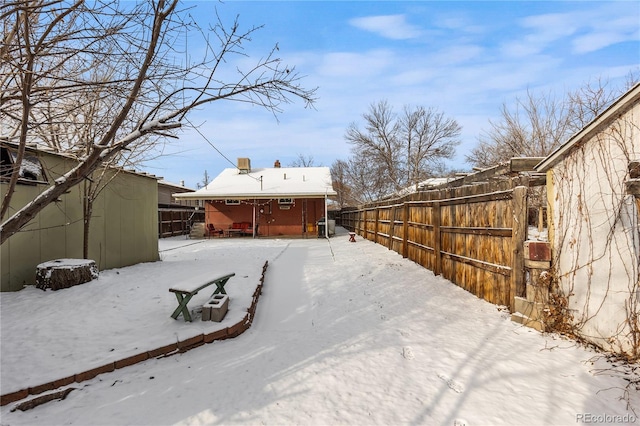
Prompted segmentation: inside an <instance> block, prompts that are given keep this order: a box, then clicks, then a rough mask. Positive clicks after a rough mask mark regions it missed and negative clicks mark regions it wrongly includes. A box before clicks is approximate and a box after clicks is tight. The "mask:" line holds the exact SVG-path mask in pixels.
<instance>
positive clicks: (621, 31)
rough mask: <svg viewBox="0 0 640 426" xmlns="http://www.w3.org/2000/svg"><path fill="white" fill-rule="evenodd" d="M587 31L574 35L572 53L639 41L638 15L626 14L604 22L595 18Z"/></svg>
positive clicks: (639, 26) (593, 50) (587, 51)
mask: <svg viewBox="0 0 640 426" xmlns="http://www.w3.org/2000/svg"><path fill="white" fill-rule="evenodd" d="M587 31H588V33H586V34H584V35H581V36H579V37H576V38H575V39H574V40H573V42H572V45H573V52H574V53H578V54H581V53H589V52H595V51H597V50H600V49H603V48H605V47H608V46H612V45H614V44H617V43H623V42H627V41H635V42H638V41H640V25H638V16H626V17H622V18H618V19H607V20H606V24H605V23H604V22H603V21H602V20H601V19H596V20H594V22H592V23H590V24H589V27H588V29H587Z"/></svg>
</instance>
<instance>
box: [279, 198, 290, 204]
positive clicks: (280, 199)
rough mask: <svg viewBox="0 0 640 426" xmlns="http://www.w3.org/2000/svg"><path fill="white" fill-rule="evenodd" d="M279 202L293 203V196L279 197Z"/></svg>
mask: <svg viewBox="0 0 640 426" xmlns="http://www.w3.org/2000/svg"><path fill="white" fill-rule="evenodd" d="M278 204H293V198H278Z"/></svg>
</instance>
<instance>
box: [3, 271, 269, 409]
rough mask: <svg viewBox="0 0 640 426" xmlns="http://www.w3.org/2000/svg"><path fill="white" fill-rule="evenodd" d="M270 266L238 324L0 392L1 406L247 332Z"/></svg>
mask: <svg viewBox="0 0 640 426" xmlns="http://www.w3.org/2000/svg"><path fill="white" fill-rule="evenodd" d="M268 266H269V261H265V262H264V265H263V266H262V274H261V276H260V282H259V283H258V286H257V287H256V289H255V291H254V292H253V296H252V299H251V305H250V306H249V309H248V310H247V314H246V315H245V316H244V317H243V318H242V319H241V320H240V321H239V322H237V323H236V324H234V325H231V326H229V327H226V328H223V329H220V330H216V331H213V332H211V333H207V334H204V333H201V334H199V335H197V336H193V337H190V338H187V339H184V340H182V341H178V342H176V343H171V344H169V345H165V346H162V347H160V348H156V349H151V350H147V351H144V352H141V353H139V354H136V355H130V356H127V357H126V358H123V359H121V360H118V361H113V362H109V363H107V364H105V365H102V366H100V367H95V368H92V369H90V370H87V371H83V372H81V373H77V374H75V375H73V376H68V377H65V378H61V379H56V380H53V381H51V382H47V383H43V384H41V385H36V386H31V387H29V388H26V389H22V390H19V391H15V392H11V393H7V394H4V395H0V406H5V405H8V404H11V403H14V402H18V401H21V400H23V399H25V398H28V397H29V396H32V395H39V394H41V393H43V392H47V391H50V390H54V389H58V388H60V387H63V386H68V385H70V384H72V383H81V382H84V381H86V380H91V379H93V378H95V377H97V376H99V375H100V374H104V373H111V372H112V371H115V370H119V369H121V368H124V367H129V366H131V365H134V364H137V363H140V362H143V361H146V360H148V359H151V358H163V357H166V356H171V355H175V354H177V353H184V352H187V351H189V350H191V349H194V348H197V347H199V346H202V345H204V344H205V343H213V342H215V341H220V340H225V339H230V338H233V337H237V336H239V335H241V334H242V333H244V332H245V331H247V330H248V329H249V327H251V324H252V323H253V318H254V316H255V313H256V306H257V304H258V299H260V295H261V294H262V287H263V285H264V276H265V273H266V272H267V267H268ZM30 408H33V407H30Z"/></svg>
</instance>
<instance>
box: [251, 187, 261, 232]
mask: <svg viewBox="0 0 640 426" xmlns="http://www.w3.org/2000/svg"><path fill="white" fill-rule="evenodd" d="M261 177H262V176H261ZM260 181H261V182H262V179H261V180H260ZM257 202H258V200H256V199H255V198H254V199H253V223H252V224H251V225H252V226H251V229H253V238H255V237H256V203H257Z"/></svg>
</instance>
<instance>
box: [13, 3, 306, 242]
mask: <svg viewBox="0 0 640 426" xmlns="http://www.w3.org/2000/svg"><path fill="white" fill-rule="evenodd" d="M0 21H1V22H2V27H3V43H2V44H1V45H0V58H2V61H0V81H1V82H2V93H1V94H0V120H1V122H0V126H1V127H0V129H2V130H1V131H2V133H3V135H2V136H4V137H7V138H10V139H11V140H13V141H15V142H17V144H18V149H17V153H16V156H15V161H14V168H13V170H12V173H11V177H10V179H9V182H8V184H7V190H6V191H5V193H4V194H3V200H2V208H1V211H0V217H2V220H3V222H2V225H0V243H3V242H4V241H6V240H7V239H8V238H10V237H11V236H12V235H13V234H15V233H16V232H18V231H19V230H20V229H21V228H22V227H23V226H25V225H26V224H27V223H28V222H29V221H31V220H32V219H33V218H34V217H35V215H36V214H38V213H39V212H40V211H41V210H42V209H43V208H44V207H45V206H47V205H48V204H50V203H51V202H53V201H54V200H56V199H57V198H58V197H59V196H60V195H62V194H63V193H64V192H65V191H67V190H68V189H69V188H71V187H73V186H75V185H78V184H79V183H81V182H83V181H84V180H85V179H86V178H87V177H89V176H90V175H91V174H92V173H93V172H94V171H96V170H97V169H99V168H100V167H102V166H104V164H105V163H106V164H109V163H110V162H112V161H114V159H117V158H118V156H121V155H122V154H123V153H128V152H129V153H131V154H129V155H128V156H129V157H130V158H131V157H132V156H135V155H144V154H145V152H148V148H149V147H152V146H154V144H155V143H158V141H159V140H162V139H164V138H166V137H175V136H176V129H178V128H180V127H181V126H182V125H183V124H188V114H189V112H191V111H192V110H194V109H196V108H199V107H201V106H203V105H205V104H208V103H211V102H215V101H218V100H233V101H239V102H247V103H251V104H255V105H259V106H262V107H264V108H266V109H267V110H269V111H271V112H272V113H274V115H275V114H277V113H280V112H281V111H282V109H281V107H282V105H283V104H285V103H289V102H291V101H292V99H294V98H297V99H301V100H303V101H304V102H305V103H306V105H307V106H308V105H312V104H313V103H314V101H315V89H311V90H308V89H305V88H303V87H302V86H301V79H302V77H301V76H300V75H299V74H298V73H297V72H296V71H295V68H293V67H289V66H284V65H283V64H282V63H281V61H280V59H278V58H277V57H276V56H275V55H276V52H277V50H278V48H277V46H275V47H274V48H273V49H272V50H271V51H270V52H269V53H268V54H267V55H266V56H264V57H262V58H260V59H258V60H257V61H256V62H255V63H254V64H253V65H252V66H250V67H249V68H246V69H244V70H243V69H235V70H233V71H234V72H237V74H236V75H235V78H233V77H231V76H232V75H233V74H230V73H229V72H228V71H227V70H226V66H227V64H228V62H229V60H230V58H229V57H230V56H233V55H242V56H244V55H245V54H244V51H243V45H244V44H245V43H247V42H249V41H250V39H251V36H252V35H253V34H254V33H255V32H256V31H257V30H258V29H259V28H260V27H253V28H251V29H249V30H246V31H244V30H241V29H240V26H239V23H238V20H237V19H236V20H235V21H234V22H233V24H232V25H231V26H230V27H228V28H227V27H225V26H224V25H223V23H222V22H221V20H220V18H218V19H217V22H216V23H215V24H214V25H213V27H212V28H211V29H209V30H207V31H204V30H202V29H200V28H198V27H197V26H196V24H195V23H193V22H192V20H191V19H188V15H187V13H186V12H185V11H182V10H179V9H178V0H153V1H152V0H148V1H145V2H135V3H130V2H124V3H123V4H120V3H113V2H110V1H106V0H105V1H102V0H98V1H95V2H92V3H90V4H87V3H85V2H84V1H82V0H78V1H76V2H75V3H69V2H65V1H62V0H51V1H47V0H24V1H19V2H8V3H5V4H3V5H2V6H0ZM186 31H190V33H189V34H190V37H192V36H193V35H194V34H200V35H202V37H203V41H204V42H205V46H206V49H205V54H204V55H203V56H201V57H200V58H199V59H198V60H197V61H195V62H191V60H189V62H187V61H186V60H185V59H180V57H179V55H178V54H177V53H178V52H176V51H175V50H174V45H176V43H177V42H176V40H177V39H178V38H179V36H180V35H181V34H184V32H186ZM210 36H213V39H214V40H216V43H217V45H218V46H217V47H216V46H214V45H212V44H211V43H210V42H209V37H210ZM94 69H98V70H100V71H101V72H99V73H94V72H92V70H94ZM220 75H224V77H219V76H220ZM223 79H224V80H226V82H225V81H224V80H223ZM86 99H94V100H96V99H98V100H99V102H97V103H96V104H95V105H96V108H95V110H93V111H88V110H86V109H84V108H75V109H74V107H73V105H74V102H73V101H74V100H77V102H75V104H76V105H77V106H78V107H79V106H80V105H86V102H85V101H84V100H86ZM74 113H76V114H78V116H77V117H76V119H74V120H72V119H71V117H73V114H74ZM105 113H107V114H106V115H107V117H108V118H107V119H105V120H104V121H103V122H102V125H97V126H95V127H97V129H96V133H95V134H94V135H92V136H91V137H89V136H83V135H82V132H78V133H76V134H75V135H76V137H75V138H70V137H69V132H66V131H55V129H56V128H57V126H60V124H61V123H67V122H71V121H75V122H83V123H85V124H87V123H92V124H91V126H88V125H87V126H85V128H89V127H92V128H93V127H94V125H95V124H96V123H97V121H96V120H97V118H98V117H100V116H101V115H102V114H105ZM47 134H49V135H50V137H48V138H44V139H45V141H46V143H48V144H50V145H53V146H57V147H59V149H60V150H61V151H62V150H64V151H65V152H66V151H71V152H77V153H78V154H77V156H78V163H77V165H76V166H75V167H73V168H72V169H71V170H69V171H68V172H67V173H65V174H64V175H63V176H60V177H59V178H57V179H56V180H55V182H53V184H52V185H51V186H50V187H48V188H47V189H45V190H44V191H42V192H41V193H40V195H38V196H37V197H36V198H35V199H34V200H32V201H31V202H30V203H28V204H27V205H25V206H24V207H22V208H20V209H19V210H17V211H15V212H14V213H12V214H11V215H10V216H9V217H7V218H6V220H5V216H6V215H7V213H8V209H9V204H10V201H11V198H12V195H13V193H14V191H15V187H16V183H17V181H18V178H19V169H20V165H21V163H22V159H23V158H24V152H25V148H26V146H27V143H28V142H36V141H37V142H41V139H42V138H43V135H47ZM141 143H142V145H138V146H137V144H141ZM136 146H137V150H136ZM68 148H70V149H68ZM134 153H135V154H134Z"/></svg>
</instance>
